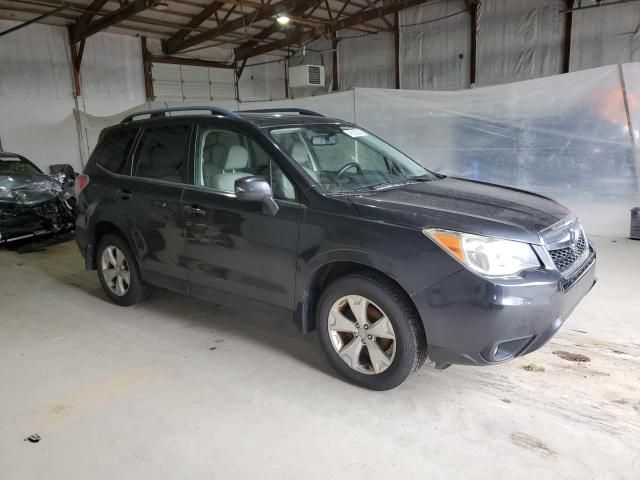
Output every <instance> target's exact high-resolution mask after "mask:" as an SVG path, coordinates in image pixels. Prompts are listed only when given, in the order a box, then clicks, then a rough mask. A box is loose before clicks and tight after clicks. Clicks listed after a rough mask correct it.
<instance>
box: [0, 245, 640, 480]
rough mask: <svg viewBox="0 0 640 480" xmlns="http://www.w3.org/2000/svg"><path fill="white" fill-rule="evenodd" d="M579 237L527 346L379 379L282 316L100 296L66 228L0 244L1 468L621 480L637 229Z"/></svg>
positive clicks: (22, 471)
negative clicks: (565, 305) (560, 311)
mask: <svg viewBox="0 0 640 480" xmlns="http://www.w3.org/2000/svg"><path fill="white" fill-rule="evenodd" d="M595 241H596V243H597V245H598V246H599V266H598V269H599V280H600V281H599V283H598V285H597V286H596V287H595V289H594V290H593V291H592V292H591V294H590V295H589V296H588V297H587V298H586V299H585V301H584V302H583V303H582V304H581V305H580V306H579V307H578V309H577V310H576V311H575V312H574V314H573V316H572V317H571V318H570V319H569V321H568V322H567V323H566V324H565V326H564V328H563V329H562V330H561V332H560V333H559V334H558V335H557V336H556V337H555V338H554V339H553V340H552V341H551V343H550V344H548V345H547V346H545V347H544V348H543V349H542V350H540V351H538V352H536V353H534V354H532V355H530V356H528V357H525V358H522V359H518V360H515V361H513V362H511V363H508V364H505V365H501V366H497V367H491V368H470V367H452V368H450V369H449V370H446V371H443V372H440V371H436V370H434V369H433V368H432V367H431V366H429V365H427V366H425V367H424V368H423V369H422V370H420V372H418V374H416V375H414V376H413V377H412V378H411V379H410V380H409V381H408V382H407V383H405V384H404V385H402V386H401V387H400V388H397V389H395V390H393V391H390V392H370V391H366V390H363V389H360V388H357V387H354V386H351V385H349V384H347V383H344V382H343V381H342V380H340V379H339V378H337V377H336V376H335V374H334V373H333V371H332V370H331V369H330V367H329V366H328V364H327V362H326V361H325V359H324V356H323V353H322V352H321V350H320V346H319V344H318V341H317V338H316V336H315V335H310V336H307V337H302V336H300V335H299V334H298V332H297V331H296V329H295V327H294V326H293V325H292V324H290V323H289V322H287V321H279V320H273V319H268V318H255V317H252V316H248V315H246V314H243V313H238V312H233V311H230V310H227V309H223V308H220V307H216V306H213V305H209V304H206V303H203V302H199V301H195V300H192V299H188V298H186V297H182V296H179V295H174V294H171V293H168V292H164V291H160V290H156V291H155V292H154V295H153V296H152V298H150V299H149V300H148V301H147V302H146V303H144V304H142V305H139V306H137V307H135V308H122V307H118V306H115V305H113V304H111V303H109V302H108V301H106V299H105V297H104V295H103V294H102V291H101V290H100V287H99V284H98V279H97V277H96V274H95V272H84V271H83V268H82V261H81V258H80V256H79V254H78V253H77V251H76V248H75V245H74V244H73V243H72V242H69V243H65V244H61V245H57V246H53V247H50V248H49V249H48V250H47V251H46V252H42V253H29V254H25V255H18V254H16V253H14V252H9V251H0V271H1V272H2V273H1V274H0V302H1V303H0V389H1V390H0V479H2V480H14V479H19V480H29V479H36V478H45V479H65V480H71V479H83V480H85V479H87V478H91V479H93V480H98V479H110V480H111V479H116V478H117V479H136V480H141V479H151V478H154V479H233V478H239V479H246V478H259V479H269V478H277V479H289V478H291V479H293V478H296V479H300V478H304V479H309V478H319V479H320V478H322V479H328V478H329V479H340V478H345V479H349V480H354V479H360V478H367V479H378V478H380V479H387V480H388V479H396V478H398V479H400V478H402V479H413V478H429V479H454V478H455V479H476V478H492V477H493V478H496V477H500V478H502V477H504V476H507V477H515V478H518V479H528V478H531V479H536V480H540V479H550V478H554V479H556V478H565V479H581V480H583V479H592V478H597V479H609V478H616V479H618V478H619V479H633V480H638V479H640V293H639V288H640V287H639V286H640V242H631V241H626V240H623V239H617V240H616V241H615V243H614V241H613V240H612V239H605V238H596V239H595ZM557 350H565V351H569V352H571V353H579V354H583V355H586V356H588V357H589V358H590V359H591V361H590V362H587V363H576V362H572V361H567V360H563V359H562V358H560V357H559V356H557V355H554V354H553V352H554V351H557ZM530 365H532V367H531V369H529V370H527V369H525V368H524V367H525V366H530ZM542 368H543V369H544V371H539V370H541V369H542ZM32 433H39V434H40V435H41V437H42V440H41V441H40V442H39V443H37V444H33V443H29V442H25V441H23V439H24V438H25V437H27V436H28V435H30V434H32Z"/></svg>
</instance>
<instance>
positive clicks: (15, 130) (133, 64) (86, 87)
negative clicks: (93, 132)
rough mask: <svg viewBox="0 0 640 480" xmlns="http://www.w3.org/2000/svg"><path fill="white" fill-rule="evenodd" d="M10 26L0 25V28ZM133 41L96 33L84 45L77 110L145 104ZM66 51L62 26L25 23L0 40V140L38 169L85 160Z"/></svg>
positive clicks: (79, 163) (97, 110) (108, 110)
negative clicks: (75, 114) (28, 24)
mask: <svg viewBox="0 0 640 480" xmlns="http://www.w3.org/2000/svg"><path fill="white" fill-rule="evenodd" d="M15 25H16V22H10V21H0V29H2V30H4V29H7V28H10V27H12V26H15ZM141 58H142V52H141V47H140V40H139V39H137V38H134V37H129V36H124V35H115V34H110V33H101V34H98V35H95V36H93V37H91V38H90V39H89V40H88V41H87V44H86V49H85V53H84V57H83V61H82V73H81V86H82V93H83V96H82V97H79V98H78V108H79V110H81V111H85V112H89V113H92V114H94V115H111V114H114V113H117V112H121V111H122V110H126V109H128V108H131V107H133V106H135V105H139V104H140V103H141V102H144V101H145V93H144V79H143V70H142V63H141ZM75 107H76V100H75V99H74V95H73V80H72V74H71V61H70V51H69V44H68V38H67V32H66V30H65V29H64V28H60V27H55V26H50V25H40V24H35V25H30V26H29V27H27V28H24V29H21V30H17V31H15V32H13V33H11V34H9V35H5V36H3V37H2V40H1V41H0V138H2V146H3V148H4V149H5V150H7V151H15V152H17V153H22V154H24V155H25V156H27V157H28V158H30V159H31V160H32V161H33V162H34V163H36V164H37V165H38V166H40V167H41V168H43V169H44V170H45V171H46V169H47V167H48V165H50V164H52V163H69V164H71V165H73V166H74V167H75V168H76V169H78V170H79V169H81V167H82V164H83V163H82V162H83V159H86V158H87V149H86V146H85V147H84V148H83V144H82V142H81V139H80V138H81V137H80V136H79V132H78V126H77V122H76V120H75V117H74V109H75Z"/></svg>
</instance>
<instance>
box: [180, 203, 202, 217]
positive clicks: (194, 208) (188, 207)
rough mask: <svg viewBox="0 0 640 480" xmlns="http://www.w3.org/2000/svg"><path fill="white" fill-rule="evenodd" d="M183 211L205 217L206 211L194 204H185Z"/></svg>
mask: <svg viewBox="0 0 640 480" xmlns="http://www.w3.org/2000/svg"><path fill="white" fill-rule="evenodd" d="M184 211H185V213H186V214H187V215H191V216H192V217H206V216H207V211H206V210H205V209H203V208H200V207H197V206H195V205H186V206H185V207H184Z"/></svg>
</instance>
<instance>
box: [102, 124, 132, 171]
mask: <svg viewBox="0 0 640 480" xmlns="http://www.w3.org/2000/svg"><path fill="white" fill-rule="evenodd" d="M137 133H138V129H137V128H127V129H123V130H116V131H111V132H108V133H107V134H106V135H105V136H104V138H103V139H102V141H101V142H100V143H99V144H98V146H97V147H96V150H95V152H94V155H95V159H96V163H98V164H99V165H100V166H102V167H103V168H106V169H107V170H109V171H110V172H113V173H119V174H123V175H126V174H128V173H129V172H128V171H126V166H127V158H128V154H129V151H130V150H131V147H132V146H133V141H134V140H135V138H136V134H137Z"/></svg>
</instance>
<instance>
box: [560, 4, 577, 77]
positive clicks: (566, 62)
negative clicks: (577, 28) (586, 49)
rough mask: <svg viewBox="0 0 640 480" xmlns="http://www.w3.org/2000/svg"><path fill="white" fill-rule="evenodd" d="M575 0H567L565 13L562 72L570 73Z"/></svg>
mask: <svg viewBox="0 0 640 480" xmlns="http://www.w3.org/2000/svg"><path fill="white" fill-rule="evenodd" d="M573 4H574V0H567V12H565V14H564V55H563V57H562V73H569V68H570V65H571V27H572V26H573V11H572V10H571V9H572V8H573Z"/></svg>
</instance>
